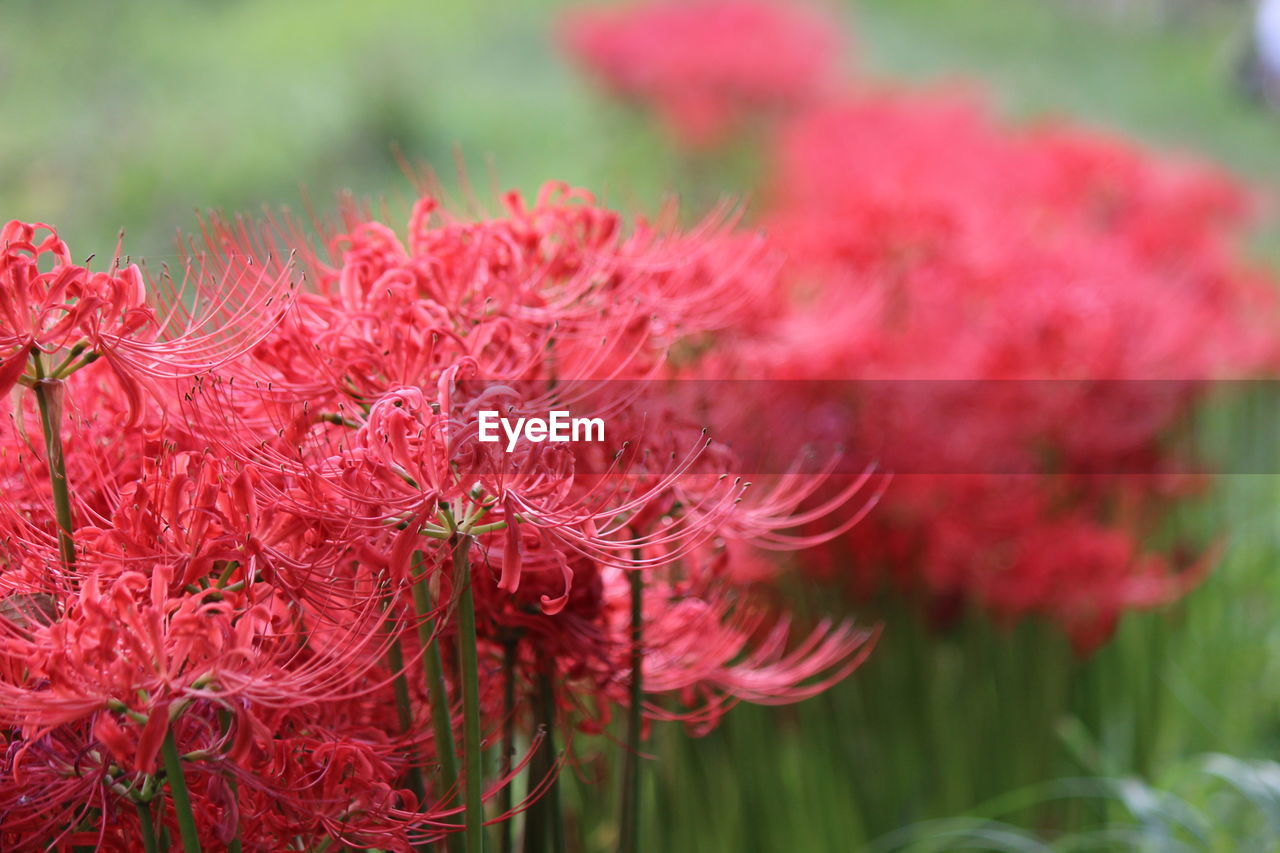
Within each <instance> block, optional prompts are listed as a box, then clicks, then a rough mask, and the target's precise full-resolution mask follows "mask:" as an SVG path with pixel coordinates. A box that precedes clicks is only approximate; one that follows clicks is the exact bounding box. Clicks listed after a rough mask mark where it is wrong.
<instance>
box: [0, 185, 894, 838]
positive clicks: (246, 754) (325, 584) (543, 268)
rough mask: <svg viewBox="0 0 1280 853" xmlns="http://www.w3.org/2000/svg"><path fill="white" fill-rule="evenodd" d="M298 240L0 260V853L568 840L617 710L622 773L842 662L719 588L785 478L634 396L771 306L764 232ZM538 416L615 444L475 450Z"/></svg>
mask: <svg viewBox="0 0 1280 853" xmlns="http://www.w3.org/2000/svg"><path fill="white" fill-rule="evenodd" d="M313 225H314V229H315V230H316V231H318V233H319V235H320V236H319V239H318V240H310V239H307V238H306V237H305V236H304V234H305V232H306V230H307V229H306V228H304V226H303V225H301V224H300V223H297V222H294V221H292V220H290V219H288V218H281V219H279V220H273V221H268V222H266V223H255V222H252V221H248V220H241V219H234V220H232V219H223V218H220V217H214V218H212V219H210V220H209V221H207V222H205V223H204V226H203V228H202V231H201V234H200V235H199V238H198V240H195V241H192V243H191V245H190V247H189V259H188V260H187V261H186V263H185V264H184V267H185V269H186V270H187V275H185V276H183V277H182V280H183V281H184V282H186V283H187V285H189V286H174V285H173V283H172V279H171V278H170V277H168V276H167V275H162V276H157V277H153V276H149V275H148V274H146V272H145V270H143V269H141V268H139V267H135V266H127V267H122V265H121V264H120V263H119V262H117V263H115V264H113V265H112V266H111V269H110V271H109V272H106V273H94V272H91V271H89V269H88V268H86V267H83V266H77V265H74V264H73V263H72V262H71V260H70V256H69V253H68V251H67V248H66V246H65V245H64V244H63V243H62V242H61V241H60V240H59V239H58V238H57V236H56V234H54V232H53V231H52V230H51V229H48V228H46V227H44V226H31V225H25V224H22V223H11V224H10V225H9V226H6V228H5V230H4V244H3V252H4V254H3V263H4V266H3V269H2V270H0V299H3V300H4V306H3V315H2V316H0V339H2V340H3V342H4V343H3V346H4V359H5V360H4V363H3V364H4V367H3V373H4V375H5V377H6V382H7V387H8V388H9V389H11V392H12V393H11V394H10V395H9V399H10V415H9V418H8V419H7V422H6V423H5V425H4V428H3V435H0V476H2V477H3V478H4V484H5V489H4V492H5V494H4V498H3V500H2V501H0V527H2V528H3V531H2V537H0V554H2V555H3V556H2V557H0V747H2V748H0V847H3V849H5V850H15V851H16V850H27V849H31V850H36V849H39V850H44V849H54V848H58V849H61V848H62V847H66V846H70V845H93V844H96V845H98V847H99V848H100V849H104V850H122V851H123V850H138V849H144V848H145V849H147V850H155V849H170V848H171V847H176V846H177V845H178V844H181V846H182V848H183V849H186V850H188V851H191V850H196V849H201V848H205V849H227V848H229V847H232V846H236V845H238V846H239V849H246V850H249V849H252V850H285V849H314V850H320V849H325V848H326V847H328V846H330V845H335V844H336V845H338V846H345V847H354V848H370V847H376V848H379V849H384V850H396V851H404V850H410V849H413V848H415V847H421V846H422V845H426V844H431V843H435V842H441V843H447V844H448V846H449V847H450V849H456V850H461V849H466V850H469V851H470V850H479V849H481V844H482V842H483V840H484V839H483V835H484V832H485V830H484V829H483V824H484V823H485V822H491V823H500V824H503V823H504V822H505V821H507V819H508V818H509V817H510V816H512V815H513V814H515V813H517V812H520V811H522V810H528V817H527V820H526V821H525V832H526V835H532V834H534V833H537V832H547V833H555V832H558V831H560V828H559V827H557V826H555V823H554V822H555V813H554V810H551V809H549V808H548V807H547V806H546V803H547V801H548V800H549V799H551V797H550V794H549V792H552V791H554V787H555V777H556V772H557V770H558V768H559V767H560V765H561V763H562V762H563V761H564V760H565V750H566V749H567V746H566V744H565V742H564V740H563V739H564V738H571V737H573V736H574V734H575V733H577V732H586V733H596V732H601V731H603V730H604V728H605V727H606V726H608V725H610V721H611V719H612V718H613V717H614V716H615V715H616V713H617V711H618V710H619V709H623V710H625V711H626V717H627V725H626V729H625V738H626V741H627V748H628V749H629V750H630V751H631V754H632V755H633V756H634V755H635V753H636V751H637V750H638V749H639V748H640V743H641V740H642V738H643V737H644V732H645V730H646V728H647V726H648V724H649V721H653V720H671V719H676V720H683V721H685V722H686V723H688V724H689V725H690V726H691V727H692V728H694V729H695V730H698V731H701V730H705V729H707V728H709V727H711V726H713V725H714V724H715V722H716V721H717V720H718V719H719V717H720V716H721V715H722V714H723V713H724V712H725V710H726V709H727V708H729V707H730V706H731V705H732V704H733V703H735V702H737V701H750V702H765V703H773V702H785V701H790V700H793V699H797V698H802V697H805V696H808V695H811V694H812V693H814V692H816V691H818V690H821V689H823V687H825V686H826V685H828V684H830V683H832V682H833V681H834V680H836V679H839V678H841V677H843V676H844V675H846V674H847V673H849V672H850V671H851V670H852V669H853V668H854V667H856V666H857V665H858V663H859V662H860V661H861V659H862V657H863V656H864V655H865V653H866V652H867V651H868V650H869V648H870V645H871V644H870V640H871V639H872V636H871V633H870V632H868V631H866V630H863V629H861V628H857V627H855V626H853V625H852V624H850V623H838V624H837V623H831V622H820V623H817V624H815V625H811V626H809V627H808V629H807V630H800V629H799V628H797V627H793V621H794V620H793V619H791V618H790V617H789V616H788V615H787V614H786V613H784V612H780V611H779V610H777V609H776V608H775V607H773V606H771V605H770V604H769V603H768V602H767V601H765V600H763V599H761V598H759V597H758V596H756V595H754V594H753V592H752V590H751V589H749V588H748V587H746V586H744V585H742V584H740V583H737V582H735V580H734V578H735V573H734V572H732V571H731V570H730V569H729V567H728V563H729V562H731V560H732V559H733V557H734V555H735V554H739V553H743V552H745V551H746V544H747V543H749V542H751V541H753V540H755V539H757V538H763V539H765V540H769V539H770V537H771V531H773V530H774V529H775V528H778V527H784V526H786V525H788V524H789V523H791V519H792V518H793V516H792V513H793V512H794V511H795V510H796V508H797V507H798V506H799V505H800V504H801V503H803V502H805V501H807V500H809V499H811V497H812V496H813V493H814V491H815V489H816V484H815V485H814V486H812V487H810V486H802V487H797V486H796V485H795V484H791V485H789V486H787V487H785V488H783V487H778V488H774V489H764V490H761V489H754V488H749V487H748V484H746V483H745V482H743V481H742V480H741V479H739V478H737V477H735V476H734V470H733V461H732V455H731V454H730V453H729V452H728V451H727V450H726V449H725V448H723V447H720V446H718V445H716V444H714V443H713V442H712V441H711V439H709V438H708V437H707V435H706V434H705V431H704V430H703V429H702V427H701V425H699V424H695V423H693V422H691V421H690V420H689V418H688V417H687V416H686V415H684V414H682V413H681V412H679V411H675V410H673V409H672V407H670V406H665V407H664V406H663V405H662V404H661V401H660V400H659V401H658V402H655V403H651V404H650V403H646V404H645V405H643V406H641V405H640V404H639V403H637V402H636V400H637V398H636V392H635V390H634V389H635V388H636V385H637V383H638V382H641V381H643V382H650V381H655V382H656V381H657V380H658V379H660V378H661V377H662V376H663V375H665V373H666V372H667V371H668V367H667V364H668V354H669V353H671V352H673V351H675V350H678V349H679V348H680V347H687V348H688V352H687V353H686V354H685V356H684V358H685V359H686V361H687V359H688V358H691V357H693V356H692V355H690V353H695V352H696V350H697V348H698V341H699V340H700V339H701V338H702V337H703V336H705V335H707V334H709V333H711V332H713V331H714V330H716V329H718V328H721V327H723V326H725V325H726V324H729V323H731V322H733V321H734V319H735V318H737V317H739V316H744V315H746V314H748V313H750V311H751V310H753V309H751V307H750V304H749V302H750V299H751V295H752V294H755V293H759V292H761V291H762V290H768V289H770V288H771V287H773V282H774V280H775V278H776V275H777V272H778V265H777V263H776V261H775V259H774V258H773V256H772V255H771V254H770V252H769V250H768V249H767V247H766V246H765V245H764V244H763V243H762V242H761V240H760V239H759V238H758V237H754V236H749V235H742V234H739V233H736V232H735V231H733V229H732V227H731V223H718V224H717V223H710V224H708V225H707V226H705V227H702V228H699V229H695V230H694V231H691V232H683V231H679V230H677V229H675V228H673V227H671V226H670V225H669V224H666V223H661V222H659V223H647V222H638V223H635V224H634V225H633V226H631V227H628V226H627V225H626V224H625V223H624V222H623V221H622V220H621V219H620V218H619V216H618V215H617V214H615V213H613V212H612V211H609V210H606V209H604V208H601V207H600V206H598V205H597V204H596V203H595V202H594V200H593V199H592V198H591V197H590V196H589V195H587V194H585V193H582V192H579V191H574V190H570V189H568V188H566V187H562V186H554V185H553V186H548V187H547V188H546V189H545V190H544V192H543V193H541V194H540V195H539V196H538V198H537V199H536V200H534V201H533V202H531V203H527V202H526V201H525V200H523V199H522V198H521V197H519V196H518V195H514V194H513V195H510V196H508V197H506V198H505V199H504V210H503V212H502V214H501V215H499V216H496V217H494V218H491V219H480V220H467V219H459V218H456V217H453V216H451V215H450V214H448V213H447V212H446V211H444V210H442V209H441V208H440V207H439V206H438V205H437V203H436V201H435V200H434V199H432V198H430V197H423V198H422V199H421V200H420V201H418V202H417V204H416V205H415V206H414V207H413V210H412V215H411V217H410V219H409V224H408V230H407V232H406V233H405V234H403V235H401V234H398V233H396V232H395V231H394V230H392V229H391V228H390V227H388V226H387V225H385V224H383V223H382V222H379V221H377V220H376V219H374V218H373V217H372V216H371V215H370V214H369V212H368V211H367V210H364V209H362V208H361V207H360V206H358V205H356V204H354V203H348V204H346V205H345V206H344V208H343V213H342V217H341V219H340V220H339V221H337V222H335V223H333V224H328V223H322V222H321V223H313ZM557 407H559V408H568V407H574V408H589V409H590V410H591V411H593V412H598V413H603V414H606V415H607V418H608V424H609V436H608V438H609V440H608V441H607V442H602V443H580V444H556V445H552V444H542V443H535V442H533V441H530V440H528V439H527V438H526V439H522V440H521V441H520V442H519V443H518V445H517V446H516V447H514V448H511V449H510V450H509V449H508V448H507V447H505V446H504V445H500V444H494V443H486V442H483V441H480V440H479V436H478V428H477V421H478V413H479V412H480V411H482V410H486V409H488V410H499V411H502V412H503V413H506V414H512V415H514V414H521V413H541V412H545V411H547V410H549V409H553V408H557ZM842 498H843V495H842ZM839 502H841V501H836V503H839ZM812 515H813V514H812V513H806V514H804V515H802V516H799V517H798V520H802V521H805V520H809V518H810V517H811V516H812ZM843 526H844V525H840V524H838V523H837V524H836V525H835V526H834V527H833V528H832V529H833V530H838V529H840V527H843ZM820 539H821V536H815V537H813V539H812V540H805V539H803V538H802V539H800V540H797V541H796V543H795V544H806V543H807V542H809V541H814V542H816V541H819V540H820ZM773 544H775V545H776V544H777V543H776V542H775V543H773ZM521 774H527V776H528V784H527V787H526V790H527V791H528V794H527V796H526V797H525V798H524V799H523V801H520V802H516V801H514V798H513V796H512V793H511V782H512V780H513V779H515V778H516V777H518V776H519V775H521ZM630 790H631V794H630V796H631V797H634V796H635V787H634V785H632V786H630ZM544 795H545V796H544ZM631 802H634V800H631ZM504 825H505V826H507V827H508V829H506V830H505V831H506V832H508V833H509V832H510V829H509V826H510V824H509V823H507V824H504ZM464 845H465V848H464Z"/></svg>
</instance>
